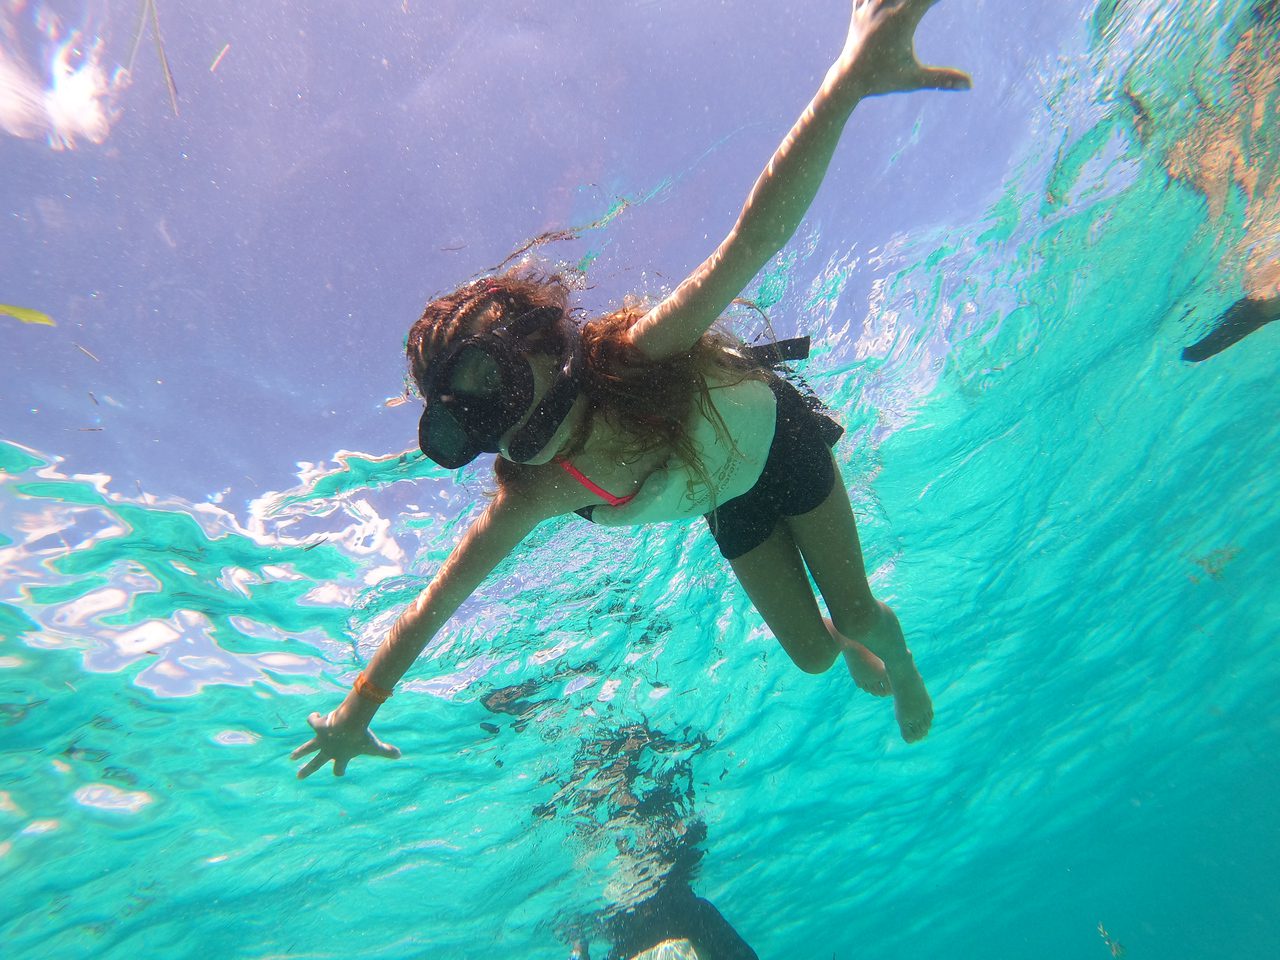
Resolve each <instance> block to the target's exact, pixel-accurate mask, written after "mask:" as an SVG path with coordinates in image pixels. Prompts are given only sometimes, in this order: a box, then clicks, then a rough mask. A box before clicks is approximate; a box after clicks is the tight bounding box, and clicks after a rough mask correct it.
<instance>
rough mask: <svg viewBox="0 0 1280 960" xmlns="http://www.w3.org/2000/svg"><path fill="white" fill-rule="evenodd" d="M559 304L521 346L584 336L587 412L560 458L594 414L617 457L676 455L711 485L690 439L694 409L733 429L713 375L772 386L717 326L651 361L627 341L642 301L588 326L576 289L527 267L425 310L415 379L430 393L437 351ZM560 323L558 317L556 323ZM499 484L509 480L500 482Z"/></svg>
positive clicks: (416, 334)
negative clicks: (712, 385)
mask: <svg viewBox="0 0 1280 960" xmlns="http://www.w3.org/2000/svg"><path fill="white" fill-rule="evenodd" d="M547 307H554V308H556V311H558V312H554V313H553V312H548V317H549V320H548V323H547V324H545V325H544V326H543V327H540V328H538V329H536V330H534V331H533V332H532V333H530V334H528V335H527V336H526V337H525V338H524V339H523V343H522V345H523V346H527V348H528V349H529V350H530V351H531V352H535V351H536V352H546V353H550V354H558V353H560V352H561V351H562V350H563V348H564V344H565V341H564V338H565V337H570V336H580V337H581V342H582V355H583V361H584V363H583V369H582V378H581V385H580V386H581V394H582V396H583V397H585V398H586V400H587V404H588V406H587V415H586V416H585V417H583V419H582V422H581V425H580V426H579V428H578V429H577V430H576V431H575V433H574V435H573V436H572V437H571V438H570V440H569V443H568V445H567V446H566V448H565V450H564V451H563V452H562V456H563V457H564V458H565V459H568V458H570V457H572V456H574V455H575V454H577V453H579V452H581V450H582V448H583V446H584V444H585V443H586V441H587V438H588V436H590V433H591V427H592V424H593V423H594V422H595V418H596V417H605V418H606V419H607V420H608V421H609V423H610V424H611V426H613V427H614V428H615V429H616V431H617V433H618V435H619V436H620V437H622V438H623V439H622V440H621V445H620V447H619V448H618V449H616V450H615V451H613V452H614V453H615V454H616V455H617V456H618V457H619V458H621V459H636V458H639V457H641V456H643V455H644V454H647V453H651V452H653V451H655V450H658V449H667V450H670V451H671V452H672V453H673V454H675V455H677V456H679V457H680V458H681V459H682V460H684V461H685V462H686V463H688V464H689V465H690V467H691V468H692V470H693V471H694V473H695V474H696V475H697V477H698V479H699V481H701V482H702V483H704V484H706V485H707V486H708V487H710V485H711V484H710V478H709V477H707V475H706V472H705V470H704V469H703V467H702V463H701V461H700V458H699V456H698V449H697V446H696V445H695V444H694V442H693V438H692V436H691V435H690V433H689V429H688V421H689V419H690V414H691V413H692V412H693V409H694V404H695V403H696V404H698V405H699V407H700V409H701V412H702V413H703V414H704V415H705V416H707V417H708V419H710V420H711V421H712V423H713V424H714V425H715V428H716V430H717V431H719V432H720V433H721V434H722V436H725V437H726V438H727V439H729V441H730V442H732V438H728V437H727V428H726V427H725V425H724V422H723V420H722V419H721V418H720V416H719V414H718V413H717V412H716V409H715V406H714V405H713V404H712V403H711V395H710V392H709V386H708V383H707V376H708V375H709V374H713V373H718V374H719V378H720V379H727V380H729V381H730V382H737V381H741V380H757V379H764V374H763V373H762V372H761V371H760V369H759V368H758V366H757V365H756V364H754V363H753V362H752V361H750V360H748V359H746V358H745V357H744V356H743V354H742V352H741V347H742V344H741V341H739V340H738V339H737V338H736V337H734V336H732V335H731V334H729V333H727V332H725V331H724V330H721V329H717V328H715V327H713V328H712V329H711V330H709V331H708V332H707V333H705V334H703V335H702V336H701V337H700V338H699V339H698V341H697V343H695V344H694V345H693V347H692V348H691V349H689V350H687V351H685V352H683V353H679V354H676V355H675V356H672V357H667V358H665V359H663V360H659V361H653V360H650V359H648V358H646V357H645V356H644V355H643V354H641V353H640V352H639V351H638V350H636V349H634V348H632V347H630V346H629V345H628V344H627V342H626V339H625V337H624V334H625V333H626V331H627V330H628V329H629V328H630V327H631V326H632V325H633V324H634V323H636V322H637V321H639V320H640V318H641V317H643V316H644V315H645V313H646V312H647V310H646V308H645V306H643V305H642V304H641V303H639V302H637V301H628V302H627V303H625V304H624V305H623V306H622V307H621V308H620V309H618V310H615V311H613V312H612V313H606V314H604V315H603V316H600V317H596V318H594V319H591V320H587V321H586V322H585V323H582V325H581V330H580V331H579V330H578V329H577V322H576V320H577V319H578V318H577V317H576V316H575V314H578V313H579V311H577V310H571V309H570V307H569V288H568V286H567V284H566V283H565V281H564V279H563V278H562V277H561V276H560V275H559V274H555V273H547V272H543V271H541V270H538V269H536V268H530V267H520V268H516V269H514V270H511V271H508V272H507V273H504V274H501V275H499V276H496V277H489V278H485V279H481V280H476V281H473V282H471V283H469V284H466V285H465V286H463V287H460V288H459V289H457V290H455V291H454V292H453V293H450V294H447V295H445V296H443V297H440V298H439V299H436V300H433V301H432V302H431V303H429V304H427V307H426V309H425V310H424V311H423V314H422V317H421V318H420V319H419V320H418V321H417V322H416V323H415V324H414V325H413V327H412V329H410V331H409V339H408V342H407V343H406V353H407V355H408V359H409V372H410V375H411V376H412V378H413V380H414V382H415V383H416V384H417V385H418V388H419V390H420V391H421V390H422V389H423V383H424V379H425V376H426V373H427V366H428V363H429V360H430V357H431V355H432V354H433V353H435V352H437V351H438V350H440V349H442V348H443V347H444V346H445V344H447V343H449V342H450V341H451V340H453V339H454V338H456V337H458V336H470V335H474V334H476V333H479V332H481V331H483V330H488V329H491V328H492V327H494V326H496V325H497V324H498V323H501V322H504V321H508V320H512V319H515V318H516V317H517V316H522V315H524V314H527V313H529V312H531V311H534V310H539V309H543V308H547ZM550 318H554V319H550ZM499 480H501V474H500V475H499Z"/></svg>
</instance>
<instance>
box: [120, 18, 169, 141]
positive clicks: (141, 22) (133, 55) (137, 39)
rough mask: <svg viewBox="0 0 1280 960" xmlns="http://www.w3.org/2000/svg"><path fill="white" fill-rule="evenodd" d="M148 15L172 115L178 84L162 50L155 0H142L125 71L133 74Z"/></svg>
mask: <svg viewBox="0 0 1280 960" xmlns="http://www.w3.org/2000/svg"><path fill="white" fill-rule="evenodd" d="M148 15H149V16H150V20H151V35H152V36H153V37H154V38H155V41H156V53H157V54H158V55H159V57H160V71H161V73H163V74H164V84H165V86H166V87H168V89H169V103H170V104H171V105H172V106H173V115H174V116H175V117H176V116H179V113H178V85H177V84H176V83H174V82H173V71H172V70H170V69H169V57H168V55H167V54H165V52H164V39H163V38H162V37H161V36H160V14H159V13H158V12H157V11H156V3H155V0H142V9H141V10H140V11H139V13H138V28H137V29H136V30H135V31H134V33H133V48H132V49H131V50H130V51H129V66H128V67H126V68H125V72H126V73H128V74H129V75H130V76H132V75H133V63H134V61H135V60H136V59H137V57H138V47H140V46H141V45H142V32H143V30H144V29H146V25H147V19H148Z"/></svg>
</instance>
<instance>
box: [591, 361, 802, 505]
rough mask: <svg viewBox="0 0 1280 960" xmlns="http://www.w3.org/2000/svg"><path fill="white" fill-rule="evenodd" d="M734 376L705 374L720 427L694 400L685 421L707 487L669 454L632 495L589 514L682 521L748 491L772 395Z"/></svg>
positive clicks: (763, 445)
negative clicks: (621, 502)
mask: <svg viewBox="0 0 1280 960" xmlns="http://www.w3.org/2000/svg"><path fill="white" fill-rule="evenodd" d="M738 376H739V375H738V374H737V373H733V372H730V373H723V374H722V373H719V372H717V373H715V374H712V375H709V376H708V377H707V388H708V392H709V393H710V395H711V403H712V406H714V407H715V410H716V412H717V413H718V414H719V415H720V419H722V420H723V421H724V425H723V426H721V425H720V424H719V423H717V422H716V421H715V419H714V418H713V417H711V416H709V415H708V413H707V412H706V411H704V410H703V408H702V403H701V402H699V401H697V400H695V402H694V408H693V412H692V413H691V414H690V415H689V421H688V422H687V423H686V424H685V426H686V428H687V429H688V431H689V434H690V438H691V440H692V442H693V448H694V450H696V451H697V453H698V459H699V462H700V463H701V464H702V468H703V469H704V470H705V471H706V474H707V476H708V477H709V478H710V480H711V486H710V487H708V486H707V484H705V483H704V482H703V481H702V479H701V477H700V476H699V474H698V472H697V471H696V470H694V469H693V468H692V467H691V466H690V465H689V464H688V463H687V462H686V461H684V460H683V459H681V458H680V457H678V456H676V455H674V454H672V456H671V457H669V458H668V459H667V462H666V463H665V464H663V465H662V466H660V467H659V468H658V469H657V470H655V471H654V472H653V473H651V474H649V476H647V477H645V479H644V482H643V483H642V484H641V485H640V489H639V490H638V491H636V495H635V497H633V498H632V499H631V500H629V501H628V502H627V503H625V504H622V505H621V506H617V507H610V506H598V507H596V508H595V509H594V510H593V511H592V513H591V519H592V520H594V521H595V522H596V523H599V524H603V525H605V526H626V525H630V524H638V523H653V522H655V521H661V520H686V519H690V518H692V517H701V516H702V515H704V514H706V513H710V512H711V511H712V510H713V509H715V508H716V507H718V506H720V505H721V504H724V503H727V502H728V501H730V500H732V499H733V498H734V497H738V496H741V495H742V494H744V493H746V492H747V491H748V490H750V489H751V488H752V487H753V486H754V485H755V482H756V480H758V479H759V478H760V471H762V470H763V469H764V463H765V460H766V459H767V458H768V456H769V447H770V445H771V444H772V443H773V431H774V427H775V426H776V423H777V400H776V399H775V398H774V396H773V390H772V389H770V387H769V384H767V383H765V382H763V381H761V380H739V379H737V378H738Z"/></svg>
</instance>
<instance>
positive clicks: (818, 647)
mask: <svg viewBox="0 0 1280 960" xmlns="http://www.w3.org/2000/svg"><path fill="white" fill-rule="evenodd" d="M778 643H779V644H780V645H781V646H782V649H783V650H784V651H785V652H786V654H787V656H788V657H790V658H791V662H792V663H794V664H795V665H796V666H797V667H799V668H800V669H801V670H803V671H804V672H805V673H809V674H814V675H817V674H819V673H826V672H827V671H828V670H830V669H831V665H832V664H833V663H835V662H836V656H837V655H838V654H839V653H840V649H839V647H837V646H836V643H835V640H833V639H832V638H831V637H830V636H828V637H825V638H821V639H819V638H816V637H813V638H810V637H806V638H804V639H803V640H799V639H798V638H783V637H779V638H778Z"/></svg>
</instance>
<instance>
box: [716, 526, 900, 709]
mask: <svg viewBox="0 0 1280 960" xmlns="http://www.w3.org/2000/svg"><path fill="white" fill-rule="evenodd" d="M730 564H731V565H732V566H733V570H734V573H736V574H737V575H738V580H739V581H741V583H742V586H743V588H744V589H745V590H746V591H747V596H749V597H750V598H751V602H752V603H753V604H755V607H756V609H757V610H759V611H760V615H761V616H762V617H764V622H765V623H766V624H768V626H769V629H770V630H771V631H773V635H774V636H775V637H777V638H778V642H779V643H780V644H781V645H782V649H783V650H785V651H786V653H787V656H789V657H790V658H791V660H792V662H793V663H795V665H796V666H798V667H799V668H800V669H801V670H804V671H805V672H806V673H823V672H824V671H826V670H827V669H828V668H829V667H830V666H831V664H832V663H834V662H835V659H836V656H837V655H838V654H839V653H840V652H841V650H842V649H846V650H847V647H848V641H846V640H845V639H844V638H843V637H841V636H840V634H839V632H838V631H837V630H836V628H835V627H834V626H833V625H832V623H831V621H830V620H828V619H827V618H826V617H824V616H822V611H821V610H819V609H818V601H817V598H816V597H814V595H813V587H812V586H811V585H810V583H809V576H808V573H807V572H806V571H805V567H804V561H803V560H802V559H801V557H800V551H799V550H798V549H797V548H796V545H795V541H794V540H792V538H791V534H790V532H789V531H788V530H787V528H786V526H785V525H784V524H779V525H778V526H777V527H776V528H775V529H774V531H773V534H772V535H771V536H770V537H769V538H768V539H767V540H765V542H764V543H762V544H760V546H758V547H756V548H755V549H753V550H750V551H748V552H747V553H745V554H743V555H742V556H741V557H738V558H736V559H734V560H731V561H730ZM862 654H863V655H862V656H861V657H854V656H851V655H850V654H849V653H847V652H846V655H845V657H846V660H847V661H848V662H849V667H850V669H849V672H850V673H851V674H852V675H853V678H854V680H855V681H856V682H857V684H858V686H860V687H861V688H862V689H864V690H866V691H867V692H868V693H872V694H875V695H876V696H880V697H883V696H888V694H889V692H890V690H889V679H888V677H887V675H886V674H885V669H884V664H882V663H881V662H880V660H879V659H878V658H877V657H875V656H874V655H872V654H871V653H870V652H869V651H867V650H865V649H862Z"/></svg>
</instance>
